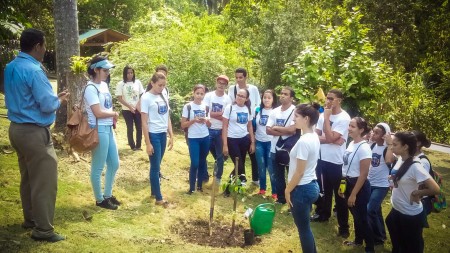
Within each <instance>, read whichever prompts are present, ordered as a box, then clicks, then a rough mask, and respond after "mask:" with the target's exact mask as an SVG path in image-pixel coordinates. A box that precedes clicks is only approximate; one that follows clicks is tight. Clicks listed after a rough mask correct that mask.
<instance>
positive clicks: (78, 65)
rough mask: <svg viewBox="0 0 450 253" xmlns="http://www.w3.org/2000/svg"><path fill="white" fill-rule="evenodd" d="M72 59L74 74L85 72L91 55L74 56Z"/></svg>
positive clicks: (71, 66) (71, 67)
mask: <svg viewBox="0 0 450 253" xmlns="http://www.w3.org/2000/svg"><path fill="white" fill-rule="evenodd" d="M70 60H71V61H72V64H71V65H70V70H72V72H73V73H74V74H84V73H86V72H87V63H88V62H89V61H90V60H91V57H80V56H72V57H71V58H70Z"/></svg>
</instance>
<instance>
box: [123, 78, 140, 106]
mask: <svg viewBox="0 0 450 253" xmlns="http://www.w3.org/2000/svg"><path fill="white" fill-rule="evenodd" d="M144 91H145V90H144V87H143V86H142V83H141V81H139V80H137V79H136V80H135V81H134V83H133V82H126V83H124V82H123V81H120V82H119V83H118V84H117V87H116V97H118V96H122V98H123V100H125V102H127V103H128V104H130V105H132V106H133V107H136V104H137V103H138V101H139V97H140V95H141V94H142V93H144ZM122 110H130V109H128V107H126V106H125V105H123V104H122Z"/></svg>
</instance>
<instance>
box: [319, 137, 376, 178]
mask: <svg viewBox="0 0 450 253" xmlns="http://www.w3.org/2000/svg"><path fill="white" fill-rule="evenodd" d="M322 155H323V151H322ZM371 158H372V150H370V146H369V144H367V142H366V141H360V142H358V143H354V142H353V141H352V142H350V144H348V147H347V149H346V150H345V152H344V159H343V160H344V166H342V176H343V177H359V174H360V172H361V169H360V161H361V160H364V159H371Z"/></svg>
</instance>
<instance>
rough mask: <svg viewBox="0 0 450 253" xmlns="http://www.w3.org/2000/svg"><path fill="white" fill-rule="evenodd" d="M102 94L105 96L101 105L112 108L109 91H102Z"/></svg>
mask: <svg viewBox="0 0 450 253" xmlns="http://www.w3.org/2000/svg"><path fill="white" fill-rule="evenodd" d="M103 96H104V97H105V103H103V106H104V107H105V108H106V109H109V108H112V98H111V94H109V93H103Z"/></svg>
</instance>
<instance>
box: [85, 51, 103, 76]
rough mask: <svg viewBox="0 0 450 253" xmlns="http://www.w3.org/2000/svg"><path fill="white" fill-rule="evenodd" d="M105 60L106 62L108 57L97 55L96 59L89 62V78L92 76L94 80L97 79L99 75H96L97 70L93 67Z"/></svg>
mask: <svg viewBox="0 0 450 253" xmlns="http://www.w3.org/2000/svg"><path fill="white" fill-rule="evenodd" d="M103 60H106V57H104V56H101V55H96V56H94V58H92V59H91V60H90V61H89V65H88V69H87V72H88V74H89V76H92V78H95V77H96V76H97V73H95V68H94V69H92V68H91V65H92V64H95V63H97V62H100V61H103Z"/></svg>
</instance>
